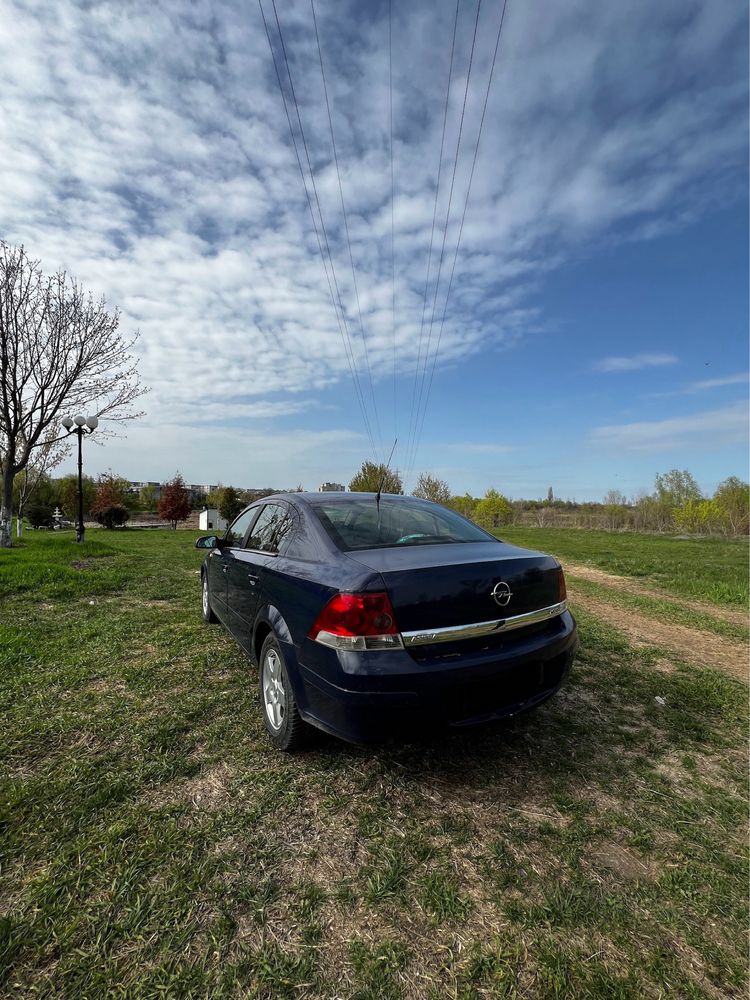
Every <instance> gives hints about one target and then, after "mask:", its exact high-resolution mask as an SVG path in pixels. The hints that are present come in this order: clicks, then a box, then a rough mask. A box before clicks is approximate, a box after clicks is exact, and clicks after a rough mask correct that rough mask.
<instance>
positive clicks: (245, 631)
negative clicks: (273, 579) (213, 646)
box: [227, 502, 291, 649]
mask: <svg viewBox="0 0 750 1000" xmlns="http://www.w3.org/2000/svg"><path fill="white" fill-rule="evenodd" d="M290 527H291V513H290V510H289V508H288V506H287V505H286V504H284V503H278V502H274V503H267V504H265V505H264V506H263V508H262V510H261V511H260V513H259V515H258V517H257V519H256V520H255V521H254V522H253V524H252V527H251V528H250V532H249V534H248V536H247V537H246V539H245V541H244V544H243V546H242V548H241V549H233V550H232V553H231V559H230V561H229V566H228V571H227V607H228V611H229V615H230V617H231V618H232V631H233V632H234V633H235V634H236V636H237V638H238V639H239V641H240V642H241V643H242V644H243V646H245V647H246V648H247V649H251V645H252V635H253V625H254V623H255V615H256V612H257V610H258V604H259V602H260V600H261V595H262V592H263V578H264V576H265V570H266V569H267V567H268V566H269V565H271V564H272V563H274V562H275V561H276V559H277V556H278V552H279V547H280V546H281V545H282V543H283V541H284V539H285V538H286V536H287V534H288V531H289V528H290Z"/></svg>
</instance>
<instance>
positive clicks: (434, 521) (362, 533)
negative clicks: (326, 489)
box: [313, 497, 497, 552]
mask: <svg viewBox="0 0 750 1000" xmlns="http://www.w3.org/2000/svg"><path fill="white" fill-rule="evenodd" d="M313 509H314V510H315V513H316V514H317V515H318V518H319V520H320V522H321V524H322V525H323V527H324V528H325V529H326V531H327V533H328V534H329V536H330V537H331V538H332V540H333V541H334V543H335V544H336V545H337V547H338V548H340V549H341V550H342V551H344V552H352V551H355V550H357V549H378V548H390V547H391V546H399V547H400V546H403V545H448V544H452V543H459V542H488V541H493V542H494V541H497V539H496V538H494V537H493V536H492V535H489V534H488V533H487V532H486V531H483V530H482V529H481V528H479V527H477V526H476V525H475V524H472V523H471V522H470V521H466V520H464V518H462V517H460V516H459V515H458V514H455V513H454V512H453V511H450V510H446V509H445V508H444V507H438V506H432V505H431V504H421V503H418V502H415V501H413V500H410V499H407V498H406V497H404V498H395V497H388V498H381V501H380V511H379V512H378V508H377V506H376V504H375V500H374V498H372V497H366V498H365V497H363V498H362V499H361V500H360V499H348V498H347V500H346V502H341V501H339V502H338V503H336V502H329V503H326V502H325V501H322V502H320V503H316V504H315V505H314V507H313Z"/></svg>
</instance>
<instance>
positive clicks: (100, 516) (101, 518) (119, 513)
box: [94, 503, 130, 528]
mask: <svg viewBox="0 0 750 1000" xmlns="http://www.w3.org/2000/svg"><path fill="white" fill-rule="evenodd" d="M94 517H95V518H96V520H97V521H98V522H99V524H101V525H102V527H103V528H121V527H122V526H123V524H125V523H126V521H127V520H128V519H129V517H130V511H129V510H128V509H127V507H123V506H122V504H119V503H115V504H111V505H110V506H109V507H101V508H99V510H97V512H96V514H94Z"/></svg>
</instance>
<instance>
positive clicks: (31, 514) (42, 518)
mask: <svg viewBox="0 0 750 1000" xmlns="http://www.w3.org/2000/svg"><path fill="white" fill-rule="evenodd" d="M26 517H27V518H28V519H29V524H30V525H31V527H32V528H51V527H52V524H53V521H52V508H51V507H48V506H47V504H44V503H33V504H31V506H29V507H27V508H26Z"/></svg>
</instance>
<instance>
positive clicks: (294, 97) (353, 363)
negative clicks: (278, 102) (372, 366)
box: [258, 0, 379, 454]
mask: <svg viewBox="0 0 750 1000" xmlns="http://www.w3.org/2000/svg"><path fill="white" fill-rule="evenodd" d="M258 3H259V5H260V8H261V13H262V14H263V23H264V25H265V27H266V36H267V37H268V43H269V46H270V48H271V55H272V57H273V60H274V67H275V68H276V70H277V78H278V80H279V87H280V90H281V95H282V99H283V100H284V109H285V110H286V111H287V118H288V119H289V127H290V130H291V133H292V140H293V142H294V146H295V152H296V153H297V157H298V161H299V166H300V171H301V173H302V179H303V183H304V184H305V193H306V194H307V196H308V202H309V204H310V214H311V217H312V219H313V225H314V226H315V231H316V236H317V237H318V242H319V245H320V250H321V257H322V258H323V261H324V266H325V254H324V252H323V246H324V247H325V252H326V253H327V255H328V264H329V266H330V270H331V277H330V278H329V283H330V281H331V279H332V281H333V288H335V290H336V294H335V297H334V295H333V288H332V289H331V297H332V299H333V305H334V310H335V309H336V302H337V301H338V310H339V311H340V313H341V322H343V329H344V332H345V340H346V342H347V343H348V356H349V355H350V361H351V366H352V368H353V372H354V378H355V382H356V384H357V385H358V388H359V396H360V405H361V408H362V411H363V418H364V421H365V426H366V429H368V432H369V433H368V437H369V439H370V445H371V447H372V450H373V454H377V447H376V445H375V437H374V435H373V433H372V429H371V425H370V422H369V418H368V417H367V407H366V404H365V399H364V392H363V391H362V386H361V383H360V380H359V375H358V372H357V365H356V359H355V356H354V348H353V345H352V339H351V334H350V333H349V324H348V322H347V318H346V310H345V309H344V305H343V301H342V298H341V290H340V288H339V283H338V279H337V277H336V268H335V265H334V263H333V255H332V253H331V246H330V241H329V239H328V233H327V231H326V226H325V220H324V218H323V210H322V208H321V205H320V198H319V195H318V188H317V185H316V183H315V173H314V171H313V168H312V162H311V160H310V150H309V147H308V145H307V137H306V135H305V129H304V126H303V124H302V116H301V114H300V110H299V102H298V101H297V94H296V92H295V89H294V81H293V80H292V73H291V68H290V66H289V58H288V55H287V51H286V45H285V44H284V34H283V31H282V29H281V23H280V21H279V14H278V11H277V9H276V0H271V6H272V7H273V12H274V17H275V20H276V29H277V31H278V35H279V43H280V45H281V52H282V55H283V57H284V65H285V67H286V72H287V78H288V80H289V89H290V92H291V95H292V101H293V103H294V109H295V113H296V117H297V124H298V127H299V132H300V137H301V139H302V146H303V149H304V152H305V159H306V161H307V169H308V172H309V174H310V183H311V185H312V190H313V196H314V198H315V204H316V206H317V209H318V216H319V218H320V229H321V232H322V234H323V239H322V241H321V240H320V236H319V234H318V229H317V225H316V220H315V213H314V212H313V210H312V204H311V202H310V200H309V197H310V196H309V191H308V189H307V184H306V182H305V176H304V170H303V169H302V164H301V160H300V158H299V152H298V148H297V144H296V137H295V135H294V129H293V127H292V124H291V118H290V116H289V112H288V107H287V101H286V95H285V93H284V88H283V86H282V84H281V78H280V74H279V71H278V67H277V65H276V57H275V53H274V51H273V45H272V44H271V38H270V34H269V31H268V25H267V23H266V18H265V12H264V11H263V4H262V0H258ZM326 277H328V271H327V269H326ZM337 316H338V312H337ZM368 367H369V366H368ZM370 382H371V384H372V376H371V375H370ZM373 403H374V394H373ZM374 416H375V419H376V420H377V409H376V408H374ZM378 436H379V433H378Z"/></svg>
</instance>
